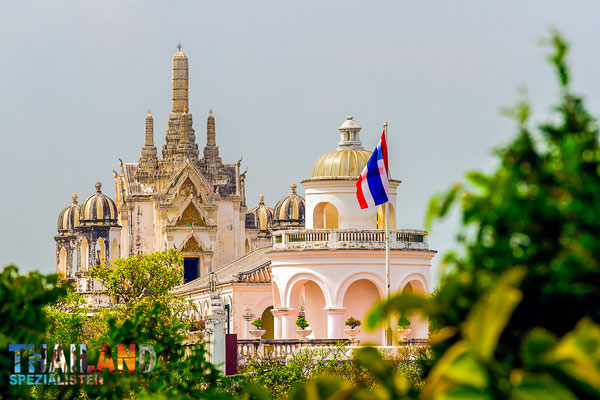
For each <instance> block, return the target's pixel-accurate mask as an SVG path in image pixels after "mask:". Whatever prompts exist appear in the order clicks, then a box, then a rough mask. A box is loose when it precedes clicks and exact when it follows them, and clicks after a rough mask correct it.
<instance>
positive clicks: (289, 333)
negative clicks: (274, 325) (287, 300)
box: [279, 308, 298, 339]
mask: <svg viewBox="0 0 600 400" xmlns="http://www.w3.org/2000/svg"><path fill="white" fill-rule="evenodd" d="M279 312H281V338H282V339H295V338H296V319H297V317H298V309H296V308H282V309H280V310H279Z"/></svg>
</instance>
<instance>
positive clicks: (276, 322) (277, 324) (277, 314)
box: [271, 309, 283, 339]
mask: <svg viewBox="0 0 600 400" xmlns="http://www.w3.org/2000/svg"><path fill="white" fill-rule="evenodd" d="M271 314H273V330H274V331H275V332H273V337H274V338H275V339H282V338H283V336H282V333H281V314H282V311H281V310H276V309H272V310H271Z"/></svg>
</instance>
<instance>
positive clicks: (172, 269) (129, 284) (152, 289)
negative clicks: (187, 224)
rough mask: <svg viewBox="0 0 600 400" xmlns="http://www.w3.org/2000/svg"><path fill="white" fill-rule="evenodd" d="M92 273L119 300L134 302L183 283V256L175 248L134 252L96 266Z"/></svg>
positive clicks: (157, 294) (161, 294)
mask: <svg viewBox="0 0 600 400" xmlns="http://www.w3.org/2000/svg"><path fill="white" fill-rule="evenodd" d="M91 275H92V276H93V277H94V278H96V279H98V280H99V281H100V282H101V283H102V284H103V285H104V287H106V289H107V290H108V293H109V294H110V295H111V296H115V297H116V299H117V301H118V302H121V303H128V302H133V301H135V300H138V299H140V298H143V297H146V296H149V297H151V298H159V297H162V296H164V295H165V294H167V293H169V291H170V290H171V289H172V288H174V287H175V286H177V285H180V284H181V283H182V282H183V258H182V257H181V253H178V252H176V251H175V250H166V251H164V252H155V253H150V254H137V255H134V256H131V257H127V258H119V259H117V260H115V261H113V262H112V263H111V264H100V265H96V266H94V267H92V269H91Z"/></svg>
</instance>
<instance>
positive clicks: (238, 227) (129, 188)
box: [114, 44, 248, 281]
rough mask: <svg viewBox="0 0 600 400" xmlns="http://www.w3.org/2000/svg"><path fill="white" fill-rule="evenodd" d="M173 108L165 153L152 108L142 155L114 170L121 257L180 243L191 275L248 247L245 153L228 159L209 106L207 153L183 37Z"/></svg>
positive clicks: (178, 246) (176, 62) (176, 64)
mask: <svg viewBox="0 0 600 400" xmlns="http://www.w3.org/2000/svg"><path fill="white" fill-rule="evenodd" d="M171 85H172V88H171V110H170V113H169V118H168V124H167V130H166V134H165V142H164V145H163V146H162V157H159V155H158V151H157V146H156V145H155V141H154V118H153V116H152V114H151V113H150V111H148V113H147V115H146V119H145V125H144V142H143V143H144V145H143V147H142V151H141V156H140V158H139V159H138V162H137V163H126V162H122V161H121V170H120V171H119V172H115V175H114V176H115V184H116V198H115V201H116V204H117V209H118V214H119V224H120V225H121V226H122V227H123V228H122V231H121V253H120V256H121V257H126V256H130V255H133V254H138V253H149V252H153V251H162V250H165V249H176V250H179V251H181V252H182V253H183V255H184V270H185V271H184V275H185V279H186V281H187V280H192V279H195V278H197V277H200V276H204V275H207V274H208V273H209V272H211V271H213V270H216V269H218V268H219V267H220V266H223V265H226V264H227V263H229V262H231V261H233V260H235V259H237V258H238V257H240V256H242V255H243V254H244V253H245V251H246V250H247V248H248V246H247V245H246V239H248V238H246V232H245V226H244V224H245V216H246V209H247V207H246V199H245V189H244V185H245V174H244V173H241V172H240V164H241V160H240V161H238V162H234V163H223V162H222V160H221V158H220V156H219V148H218V147H217V145H216V128H215V116H214V115H213V112H212V110H210V112H209V115H208V118H207V124H206V146H205V147H204V152H203V154H202V157H201V156H200V151H199V148H198V144H197V143H196V132H195V130H194V124H193V117H192V113H191V111H190V101H189V95H190V89H189V60H188V57H187V55H186V54H185V53H184V52H183V51H182V47H181V44H178V45H177V52H176V53H175V55H174V56H173V60H172V81H171Z"/></svg>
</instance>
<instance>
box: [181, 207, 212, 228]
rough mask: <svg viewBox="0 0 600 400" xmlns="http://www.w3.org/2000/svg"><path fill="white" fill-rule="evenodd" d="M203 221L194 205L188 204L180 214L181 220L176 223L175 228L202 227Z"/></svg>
mask: <svg viewBox="0 0 600 400" xmlns="http://www.w3.org/2000/svg"><path fill="white" fill-rule="evenodd" d="M204 225H205V223H204V220H203V218H202V217H201V216H200V213H199V212H198V210H197V209H196V207H195V206H194V203H192V202H190V204H188V206H187V207H186V208H185V210H183V213H181V218H179V221H177V226H204Z"/></svg>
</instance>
